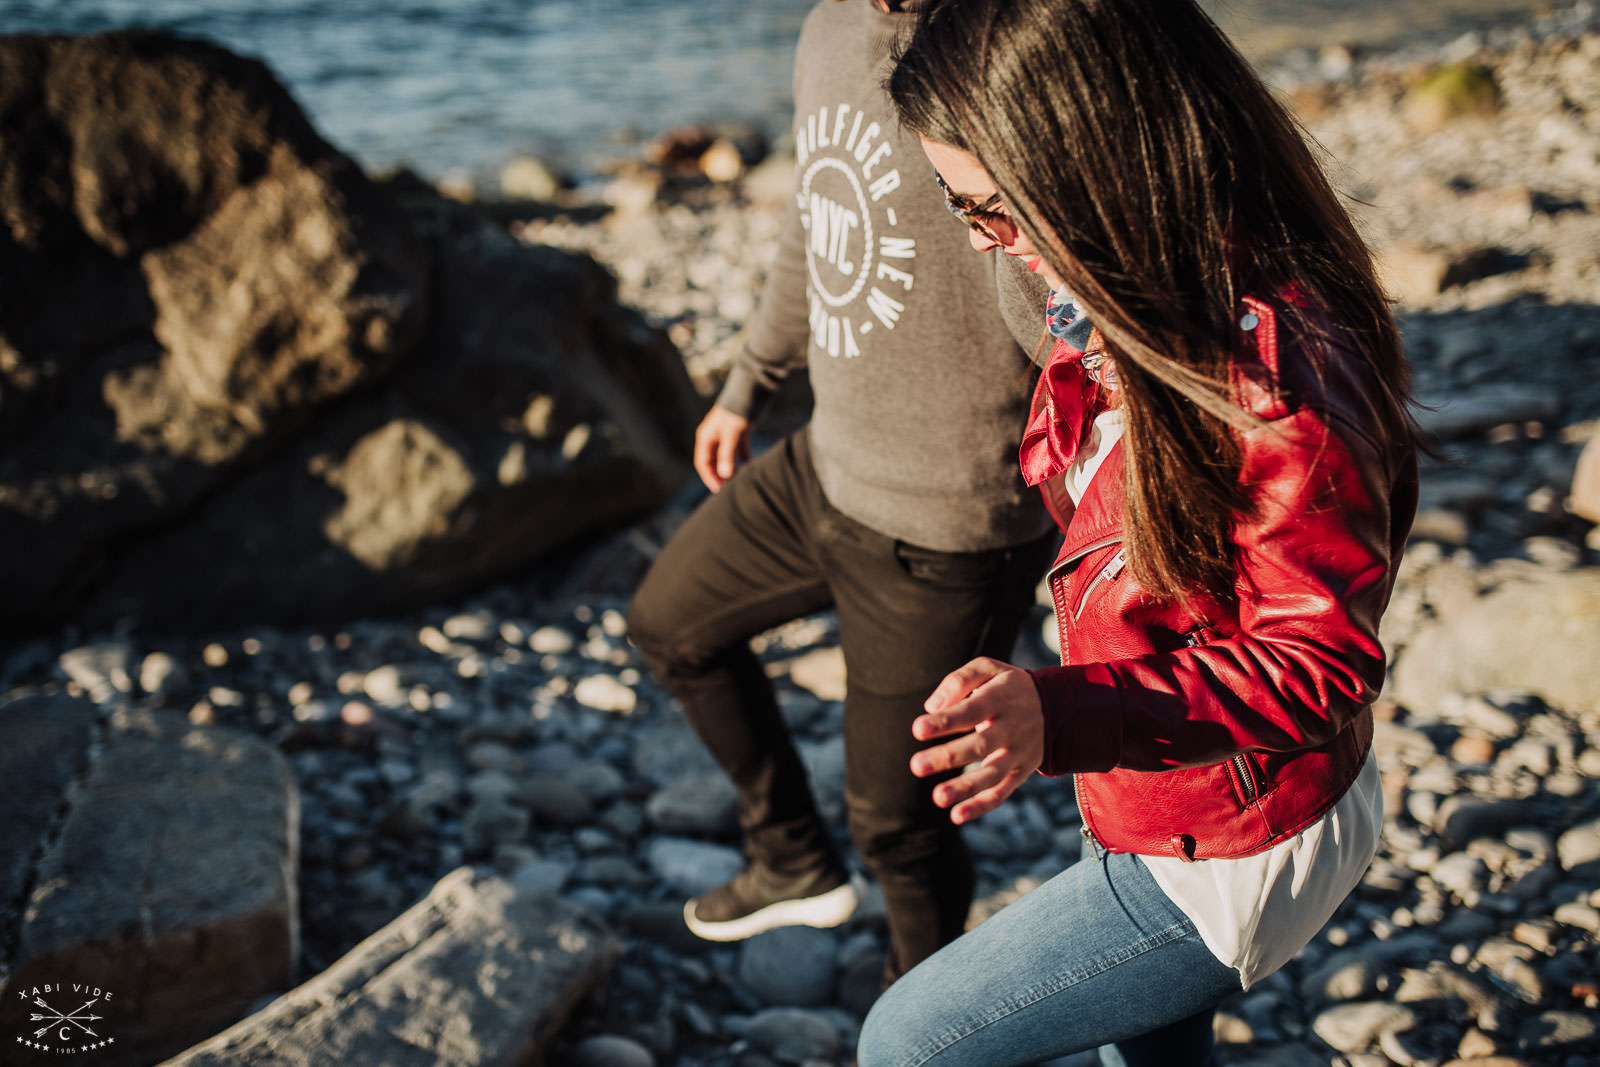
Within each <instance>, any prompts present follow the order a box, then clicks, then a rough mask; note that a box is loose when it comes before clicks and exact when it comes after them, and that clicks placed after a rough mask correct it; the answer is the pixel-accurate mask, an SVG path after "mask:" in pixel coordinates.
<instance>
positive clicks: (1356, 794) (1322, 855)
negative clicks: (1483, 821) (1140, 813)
mask: <svg viewBox="0 0 1600 1067" xmlns="http://www.w3.org/2000/svg"><path fill="white" fill-rule="evenodd" d="M1122 432H1123V417H1122V409H1121V408H1113V409H1112V410H1110V411H1106V412H1103V413H1101V414H1100V415H1098V416H1096V418H1095V420H1094V426H1093V428H1092V429H1091V430H1090V435H1089V440H1088V442H1087V443H1086V444H1085V445H1084V447H1083V448H1082V449H1081V450H1080V451H1079V452H1078V455H1077V456H1075V457H1074V459H1073V463H1072V465H1071V466H1069V467H1068V468H1067V469H1066V470H1065V471H1063V472H1062V475H1061V478H1062V483H1063V485H1064V486H1065V488H1066V490H1067V492H1068V493H1069V494H1071V496H1072V502H1073V503H1074V504H1077V503H1078V502H1079V501H1080V500H1081V499H1082V498H1083V493H1084V490H1085V489H1087V488H1088V486H1089V483H1090V481H1092V480H1093V479H1094V476H1095V472H1096V471H1098V470H1099V469H1100V465H1101V463H1103V462H1104V461H1105V458H1106V455H1107V454H1108V453H1109V452H1110V451H1111V448H1112V446H1113V445H1115V444H1116V443H1117V441H1119V440H1120V439H1121V438H1122ZM1382 829H1383V791H1382V790H1381V789H1380V788H1379V782H1378V762H1377V759H1376V758H1375V757H1374V756H1373V754H1372V753H1370V752H1369V753H1367V761H1366V763H1365V764H1363V765H1362V768H1361V773H1360V774H1359V775H1357V777H1356V780H1355V781H1354V782H1353V783H1352V784H1351V786H1350V788H1349V790H1347V791H1346V792H1345V795H1344V796H1343V797H1341V798H1340V799H1339V802H1338V803H1337V804H1335V805H1334V806H1333V807H1332V808H1331V809H1330V810H1329V811H1328V813H1327V814H1326V815H1324V816H1323V817H1322V818H1320V819H1318V820H1317V821H1316V822H1314V823H1312V824H1311V825H1310V826H1308V827H1306V828H1305V829H1304V830H1302V831H1301V832H1300V833H1298V834H1296V835H1294V836H1293V837H1290V838H1287V839H1285V840H1283V841H1280V842H1279V843H1278V844H1276V845H1274V846H1272V847H1271V848H1269V849H1267V850H1266V851H1265V852H1258V853H1256V854H1255V855H1253V856H1243V857H1240V858H1238V859H1210V860H1195V861H1192V862H1185V861H1184V860H1182V859H1179V858H1178V857H1176V856H1141V857H1140V859H1142V860H1143V861H1144V864H1145V867H1146V868H1148V869H1149V871H1150V874H1151V876H1152V877H1154V878H1155V880H1156V884H1157V885H1158V886H1160V887H1161V891H1162V892H1163V893H1165V894H1166V895H1167V899H1169V900H1171V901H1172V903H1173V904H1175V905H1176V906H1177V907H1178V909H1179V910H1180V911H1182V912H1183V913H1184V914H1185V915H1187V916H1188V917H1189V919H1190V920H1191V921H1192V922H1193V923H1194V925H1195V929H1196V930H1198V931H1199V933H1200V939H1201V940H1202V941H1204V942H1205V944H1206V947H1207V948H1208V949H1210V950H1211V954H1212V955H1213V956H1215V957H1216V958H1217V959H1218V960H1220V961H1222V963H1223V964H1225V965H1226V966H1228V967H1232V968H1233V969H1234V970H1236V971H1238V972H1239V985H1240V986H1241V987H1242V988H1244V989H1249V988H1250V986H1251V985H1252V984H1253V983H1255V982H1257V981H1259V980H1260V979H1262V978H1265V977H1266V976H1267V975H1269V974H1271V973H1272V972H1273V971H1275V970H1277V969H1278V968H1279V967H1282V966H1283V965H1284V964H1285V963H1287V962H1289V960H1290V959H1292V958H1293V957H1294V954H1295V953H1297V952H1299V951H1300V949H1301V948H1303V947H1304V946H1305V945H1306V943H1307V942H1309V941H1310V940H1311V939H1312V938H1313V937H1315V936H1316V935H1317V931H1319V930H1321V929H1322V927H1323V925H1324V924H1325V923H1326V922H1327V921H1328V920H1329V919H1330V918H1332V917H1333V913H1334V911H1335V910H1337V909H1338V907H1339V905H1340V903H1341V902H1343V900H1344V899H1345V897H1347V896H1348V895H1349V894H1350V891H1351V890H1352V889H1354V888H1355V887H1356V884H1357V883H1358V882H1360V881H1361V876H1362V875H1363V874H1364V873H1365V872H1366V870H1367V867H1368V865H1369V864H1371V862H1372V858H1373V856H1375V855H1377V851H1378V835H1379V834H1380V833H1381V832H1382Z"/></svg>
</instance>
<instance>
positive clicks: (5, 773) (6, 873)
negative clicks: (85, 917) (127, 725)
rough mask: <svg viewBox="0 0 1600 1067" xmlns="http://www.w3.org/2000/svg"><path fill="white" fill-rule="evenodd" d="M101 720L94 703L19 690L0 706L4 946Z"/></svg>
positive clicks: (0, 928) (0, 921) (0, 926)
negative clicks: (37, 860)
mask: <svg viewBox="0 0 1600 1067" xmlns="http://www.w3.org/2000/svg"><path fill="white" fill-rule="evenodd" d="M97 719H98V715H97V713H96V712H95V709H94V705H93V704H90V703H89V702H88V701H86V700H77V699H74V698H72V697H68V696H63V695H59V694H54V693H43V692H18V693H16V694H13V695H11V696H10V697H9V698H7V699H6V700H5V702H4V703H3V704H0V737H4V738H5V744H4V745H0V783H4V786H3V787H0V945H5V944H10V943H11V940H12V939H13V938H14V937H15V936H16V933H17V927H18V924H20V923H21V921H22V915H21V912H20V910H19V909H18V907H17V905H18V904H19V903H21V901H22V899H23V894H24V893H26V892H27V890H28V887H29V885H30V884H31V883H32V881H33V865H34V861H35V860H36V859H37V858H38V855H39V852H40V850H41V849H42V848H43V847H44V844H45V841H46V839H47V838H48V837H49V835H50V833H51V831H52V829H53V827H54V826H55V823H56V819H57V818H58V816H59V814H60V812H61V808H62V805H63V804H65V803H66V795H67V788H68V786H70V785H71V784H72V782H73V780H74V779H75V778H77V777H78V775H79V774H80V773H82V770H83V768H84V765H85V764H86V762H87V760H88V756H89V739H90V737H91V736H92V735H93V732H94V727H95V722H96V720H97Z"/></svg>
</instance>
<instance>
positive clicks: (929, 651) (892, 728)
mask: <svg viewBox="0 0 1600 1067" xmlns="http://www.w3.org/2000/svg"><path fill="white" fill-rule="evenodd" d="M1058 540H1059V535H1058V534H1055V533H1051V534H1049V535H1047V536H1045V537H1042V538H1040V539H1038V540H1037V541H1034V542H1030V543H1028V544H1025V545H1020V546H1016V547H1013V548H1004V549H995V550H991V551H984V552H956V553H951V552H935V551H930V550H928V549H925V548H919V547H917V546H915V545H910V544H907V543H905V542H903V541H897V540H895V539H894V538H892V537H886V536H884V535H883V534H880V533H877V532H875V531H873V530H870V529H868V528H867V527H865V526H863V525H861V524H860V523H858V522H856V521H854V520H852V519H850V518H849V517H847V516H845V515H843V514H841V513H840V512H839V511H837V510H836V509H835V508H833V507H832V505H830V504H829V503H828V501H827V500H826V498H825V497H824V496H823V494H822V490H821V487H820V486H819V485H818V484H817V478H816V475H815V473H814V472H813V470H812V466H811V460H810V453H809V446H808V439H807V436H806V431H805V430H803V429H802V430H800V431H798V432H797V433H795V434H793V435H791V436H790V437H788V438H787V439H785V440H784V441H782V442H781V443H779V444H778V445H776V446H774V447H773V448H772V449H770V450H769V451H767V452H764V453H762V454H761V455H760V456H758V457H757V458H756V459H755V460H753V461H752V462H751V463H750V464H749V465H747V466H746V467H745V468H744V469H743V470H741V471H740V472H739V473H738V475H736V476H735V477H734V478H733V479H732V480H731V481H729V482H728V483H727V484H726V485H724V486H723V488H722V490H721V491H720V492H718V493H714V494H712V495H711V496H710V497H709V498H708V499H706V500H705V501H704V502H703V503H702V504H701V505H700V506H699V507H698V508H697V509H696V510H695V511H694V513H693V514H692V515H691V516H690V517H689V519H688V520H687V521H686V522H685V523H684V525H683V527H682V529H680V530H679V531H678V533H677V534H676V535H675V536H674V537H673V538H672V539H671V541H670V542H669V543H668V544H667V546H666V547H665V548H664V549H663V550H662V552H661V554H660V556H659V557H658V558H657V559H656V561H655V563H654V564H653V565H652V566H651V568H650V571H649V573H648V574H647V575H646V576H645V579H644V581H643V582H642V583H641V584H640V586H639V589H638V592H637V593H636V595H635V597H634V600H633V605H632V608H631V609H630V612H629V628H630V632H631V635H632V638H633V641H634V643H635V644H636V645H637V646H638V648H639V649H640V651H641V652H642V653H643V654H644V657H645V659H646V661H647V662H648V664H649V666H650V669H651V670H652V671H653V672H654V674H655V675H656V677H657V679H658V680H659V681H660V682H661V683H662V684H663V685H664V686H665V687H666V688H667V689H668V690H669V691H670V692H671V693H672V694H673V695H674V696H675V697H676V698H677V700H678V701H679V703H680V704H681V705H682V707H683V710H684V713H685V714H686V715H687V717H688V719H689V721H690V722H691V723H692V724H693V725H694V728H695V730H696V731H697V732H698V734H699V735H700V738H701V739H702V741H704V743H705V745H706V747H707V748H708V749H709V750H710V751H711V753H712V755H713V756H715V757H716V759H717V761H718V762H719V763H720V764H721V765H722V767H723V769H724V770H725V771H726V772H727V773H728V775H729V777H730V778H731V779H732V781H733V783H734V785H735V786H736V787H737V789H738V793H739V822H740V826H741V828H742V829H743V832H744V835H745V841H744V846H745V852H746V855H747V856H748V858H749V859H751V860H753V861H756V862H760V863H764V864H766V865H768V866H770V867H772V868H774V869H776V870H778V871H791V872H799V871H803V870H808V869H812V868H814V867H816V866H817V865H818V864H825V863H837V862H838V861H837V859H836V858H835V856H834V850H833V847H832V844H831V838H830V835H829V833H828V828H827V827H826V826H825V825H824V824H823V822H822V820H821V818H820V817H819V816H818V813H817V807H816V804H815V801H814V798H813V795H812V791H811V787H810V783H809V781H808V779H807V776H806V772H805V768H804V766H803V765H802V763H801V760H800V756H799V754H798V752H797V751H796V749H795V746H794V743H793V741H792V740H791V738H790V736H789V733H788V730H787V728H786V726H785V724H784V721H783V717H782V715H781V714H780V713H779V710H778V705H777V701H776V699H775V697H774V694H773V690H772V686H771V683H770V682H769V681H768V679H767V677H766V674H765V673H764V671H763V670H762V667H761V664H760V662H759V661H758V660H757V658H756V656H755V655H754V654H753V653H752V652H751V650H750V647H749V640H750V638H752V637H754V636H755V635H757V634H759V633H761V632H763V631H765V630H767V629H770V628H772V627H774V626H777V625H779V624H781V623H784V622H787V621H790V620H792V619H796V618H800V617H802V616H805V615H809V614H814V613H816V612H819V611H823V610H825V609H828V608H832V609H834V611H835V612H836V615H837V618H838V623H839V643H840V646H841V650H842V652H843V654H844V659H845V665H846V672H847V677H848V682H847V695H846V697H845V704H844V748H845V804H846V809H847V811H848V813H849V829H850V835H851V838H852V840H853V841H854V842H855V845H856V849H857V850H858V852H859V853H860V855H861V858H862V860H863V861H864V862H865V864H866V866H867V867H868V869H869V870H870V871H871V872H872V874H873V875H874V877H876V878H877V880H878V882H879V885H880V886H881V887H882V890H883V895H884V903H885V908H886V911H887V914H888V921H889V934H890V956H889V959H888V961H887V963H886V966H885V979H886V980H892V979H893V978H895V977H898V976H899V974H901V973H903V972H904V971H906V970H908V969H910V968H911V967H912V966H913V965H915V964H916V963H918V962H919V961H920V960H922V959H923V958H924V957H926V956H928V955H930V954H932V953H933V952H934V951H935V950H936V949H938V948H939V947H940V946H942V945H944V944H946V943H947V942H949V941H951V940H953V939H955V938H956V937H957V936H959V935H960V934H961V932H962V930H963V928H964V926H965V923H966V917H967V911H968V909H969V907H970V905H971V903H972V894H973V882H974V877H973V870H972V860H971V857H970V855H969V854H968V852H967V849H966V846H965V845H964V843H963V842H962V839H961V834H960V832H959V830H957V828H956V827H954V826H952V825H951V823H950V820H949V816H948V813H946V812H944V811H942V810H940V809H938V808H936V807H935V806H934V804H933V802H932V799H931V795H930V794H931V790H932V785H933V783H932V781H929V780H922V779H917V778H915V777H913V776H912V774H911V772H910V769H909V766H908V764H909V761H910V759H911V755H912V753H913V752H915V751H916V750H917V749H918V748H920V747H922V746H921V744H920V743H919V742H917V741H916V740H914V739H913V738H912V736H911V721H912V720H913V719H914V718H916V716H917V715H918V714H919V713H920V712H921V709H922V702H923V701H924V700H925V699H926V698H927V696H928V694H929V693H930V692H932V691H933V688H934V687H935V686H936V685H938V683H939V681H940V680H941V679H942V678H943V677H944V676H945V675H946V674H947V673H949V672H950V671H951V670H953V669H955V668H956V667H958V666H960V665H961V664H963V663H965V662H966V661H967V660H969V659H971V658H972V657H974V656H979V655H989V656H995V657H997V658H1001V659H1004V658H1006V657H1007V656H1008V655H1009V654H1010V652H1011V649H1012V647H1013V644H1014V642H1015V640H1016V636H1017V632H1018V627H1019V625H1020V624H1021V622H1022V620H1023V619H1024V618H1026V616H1027V614H1028V611H1029V609H1030V607H1031V605H1032V604H1033V600H1034V589H1035V588H1036V586H1037V583H1038V581H1039V579H1040V577H1041V575H1042V574H1043V572H1044V570H1045V568H1046V567H1047V566H1048V564H1049V561H1050V558H1051V555H1052V552H1053V550H1054V548H1055V546H1056V544H1057V543H1058Z"/></svg>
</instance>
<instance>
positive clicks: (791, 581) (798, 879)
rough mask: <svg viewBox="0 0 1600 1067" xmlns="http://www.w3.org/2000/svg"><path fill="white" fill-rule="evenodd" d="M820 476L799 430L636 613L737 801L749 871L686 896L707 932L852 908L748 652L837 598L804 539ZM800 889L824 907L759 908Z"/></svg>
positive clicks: (677, 553)
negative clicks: (755, 642) (771, 632)
mask: <svg viewBox="0 0 1600 1067" xmlns="http://www.w3.org/2000/svg"><path fill="white" fill-rule="evenodd" d="M814 481H815V478H814V476H813V475H812V474H811V469H810V464H809V461H808V459H807V452H806V447H805V439H804V435H803V433H802V434H797V435H795V436H792V437H790V438H789V439H787V440H785V441H783V442H781V443H779V444H778V445H776V446H775V447H773V448H772V449H770V450H769V451H767V452H765V453H763V454H762V455H760V456H758V457H757V458H756V459H755V460H754V461H753V462H751V463H750V464H749V465H748V466H747V467H745V468H744V469H743V470H741V471H740V472H739V473H738V475H737V476H735V477H734V478H733V479H732V480H731V481H729V482H728V483H727V484H726V485H725V486H723V488H722V490H721V491H720V492H717V493H714V494H712V496H711V497H710V498H708V499H707V500H705V501H704V502H703V503H702V504H701V505H700V506H699V507H698V508H697V509H696V510H695V511H694V513H693V514H692V515H690V517H689V519H688V521H686V522H685V523H684V525H683V527H682V529H680V530H679V531H678V532H677V533H676V534H675V535H674V536H673V537H672V539H671V540H670V541H669V542H668V543H667V545H666V547H665V548H664V549H662V551H661V554H660V556H658V557H657V558H656V560H655V562H654V563H653V564H652V565H651V568H650V571H649V573H648V574H646V575H645V578H644V581H643V582H641V583H640V586H639V589H638V591H637V592H636V594H635V596H634V599H633V604H632V606H631V608H630V609H629V613H628V623H629V629H630V632H631V635H632V638H633V641H634V644H635V645H637V646H638V648H639V650H640V651H641V652H642V653H643V654H644V658H645V660H646V662H647V663H648V664H649V666H650V669H651V671H652V672H653V673H654V674H655V676H656V678H657V680H658V681H660V682H661V684H662V685H664V686H665V687H666V688H667V689H668V690H669V691H670V692H671V693H672V694H673V696H675V697H676V698H677V699H678V702H679V704H680V705H681V706H682V707H683V711H684V714H685V715H686V716H687V717H688V719H689V722H690V723H691V724H692V725H693V726H694V728H695V731H696V732H697V733H698V734H699V735H700V738H701V740H702V741H703V742H704V743H705V745H706V747H707V749H709V750H710V752H711V754H712V756H714V757H715V758H716V760H717V762H718V763H719V764H720V765H721V766H722V768H723V770H724V771H726V772H727V774H728V776H729V778H730V779H731V780H732V781H733V784H734V786H735V787H736V789H737V790H738V794H739V824H740V828H741V829H742V830H743V831H744V835H745V840H744V846H745V854H746V858H747V860H748V861H749V866H748V867H747V868H746V870H745V871H743V872H741V874H740V876H739V878H737V879H735V881H734V882H733V883H729V885H728V886H724V887H722V888H721V889H719V890H713V891H712V893H709V894H707V895H706V896H705V897H702V898H699V899H698V900H696V901H691V902H690V907H689V909H688V910H687V911H686V913H685V918H686V920H687V921H688V922H689V924H690V927H691V929H694V930H695V932H696V933H697V934H699V935H700V936H702V937H711V938H715V939H718V940H734V939H738V938H742V937H749V936H751V935H752V934H754V933H758V932H760V930H762V929H766V928H770V926H773V925H781V924H782V923H783V922H813V923H816V924H818V925H823V924H828V923H831V922H839V921H843V918H845V917H846V916H848V914H849V912H850V911H852V910H853V909H854V906H855V894H854V890H853V889H851V888H850V887H849V886H848V884H847V881H846V878H845V868H844V865H843V864H842V862H841V861H840V860H839V859H838V857H837V856H836V854H835V851H834V849H833V847H832V843H831V840H830V837H829V834H828V830H827V827H826V826H825V825H824V823H823V821H822V819H821V818H820V817H819V815H818V813H817V810H816V805H815V801H814V799H813V797H812V793H811V787H810V783H809V781H808V779H807V775H806V772H805V767H804V765H803V763H802V762H801V760H800V756H799V753H798V752H797V751H796V750H795V747H794V744H793V742H792V740H791V739H790V737H789V732H788V729H787V727H786V726H785V724H784V722H783V717H782V715H781V714H780V713H779V710H778V705H777V702H776V699H775V697H774V695H773V691H772V686H771V683H770V682H768V680H767V677H766V674H765V672H764V671H763V670H762V667H761V664H760V662H759V661H758V660H757V658H756V657H755V655H754V654H753V653H752V652H751V651H750V647H749V639H750V638H751V637H753V636H755V635H756V634H758V633H760V632H762V631H763V630H766V629H769V628H771V627H772V626H775V625H778V624H779V623H783V622H786V621H788V620H790V619H794V618H798V617H800V616H802V615H807V614H810V613H812V612H815V611H819V610H821V609H823V608H825V607H827V606H828V604H829V593H828V589H827V585H826V583H825V582H824V580H823V579H822V577H821V576H820V573H819V569H818V566H817V561H816V558H815V556H814V553H813V551H812V548H811V545H810V543H809V529H810V518H809V516H808V515H807V509H808V506H809V504H808V501H810V500H811V499H812V498H813V497H814V496H820V494H819V493H817V492H816V490H815V489H814V488H813V487H812V486H811V485H809V484H808V483H810V482H814ZM836 890H837V892H835V891H836ZM796 895H798V896H799V897H800V898H801V899H802V900H812V899H815V898H821V900H820V902H819V903H816V904H813V905H812V906H811V907H810V908H809V909H806V908H801V909H800V910H798V911H795V910H793V909H785V908H783V907H778V908H776V909H775V910H774V911H766V910H765V909H766V908H767V906H768V905H777V904H782V903H783V902H785V901H787V900H790V899H792V898H793V897H795V896H796ZM756 912H761V914H755V913H756Z"/></svg>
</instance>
